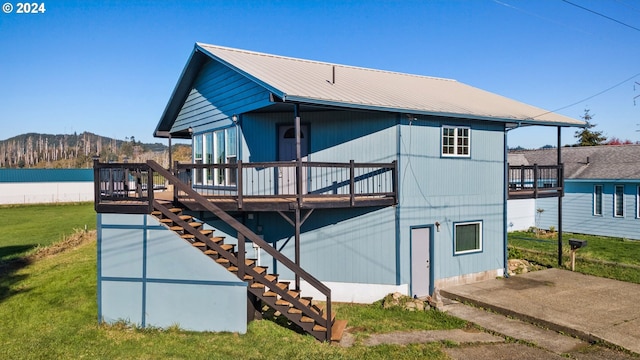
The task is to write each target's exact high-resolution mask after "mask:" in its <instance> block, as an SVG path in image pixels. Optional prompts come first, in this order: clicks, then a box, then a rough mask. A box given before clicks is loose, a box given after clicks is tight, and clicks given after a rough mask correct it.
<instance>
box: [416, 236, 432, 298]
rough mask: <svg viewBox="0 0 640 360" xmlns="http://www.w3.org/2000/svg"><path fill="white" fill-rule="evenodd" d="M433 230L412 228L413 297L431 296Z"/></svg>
mask: <svg viewBox="0 0 640 360" xmlns="http://www.w3.org/2000/svg"><path fill="white" fill-rule="evenodd" d="M430 242H431V228H429V227H419V228H411V296H417V297H422V296H427V295H430V291H429V290H430V285H431V284H430V278H431V277H430V275H431V264H430V262H429V255H430V253H429V251H430Z"/></svg>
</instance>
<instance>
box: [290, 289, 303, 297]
mask: <svg viewBox="0 0 640 360" xmlns="http://www.w3.org/2000/svg"><path fill="white" fill-rule="evenodd" d="M287 294H289V296H291V297H292V298H297V297H298V296H300V291H298V290H289V291H287Z"/></svg>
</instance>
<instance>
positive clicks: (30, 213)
mask: <svg viewBox="0 0 640 360" xmlns="http://www.w3.org/2000/svg"><path fill="white" fill-rule="evenodd" d="M85 226H86V227H87V229H90V230H91V229H95V228H96V213H95V211H94V210H93V203H80V204H59V205H58V204H56V205H18V206H0V229H2V231H0V263H2V262H5V261H7V260H11V259H16V258H20V257H22V256H24V255H25V254H27V253H29V251H32V250H33V249H34V248H36V247H38V246H48V245H51V244H53V243H54V242H56V241H60V240H62V239H63V237H64V236H68V235H70V234H72V233H73V232H74V229H84V228H85Z"/></svg>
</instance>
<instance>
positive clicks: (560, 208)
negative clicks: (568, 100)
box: [558, 126, 564, 266]
mask: <svg viewBox="0 0 640 360" xmlns="http://www.w3.org/2000/svg"><path fill="white" fill-rule="evenodd" d="M561 140H562V127H561V126H558V166H560V164H562V150H561V149H562V141H561ZM560 175H561V176H563V177H564V174H562V173H561V174H560ZM562 195H564V188H563V189H562V194H560V196H558V266H562Z"/></svg>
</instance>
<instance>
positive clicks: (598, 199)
mask: <svg viewBox="0 0 640 360" xmlns="http://www.w3.org/2000/svg"><path fill="white" fill-rule="evenodd" d="M598 188H600V192H599V193H598ZM603 194H604V186H603V185H601V184H598V185H593V216H602V215H603V214H602V197H603ZM598 205H599V210H600V211H598Z"/></svg>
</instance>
